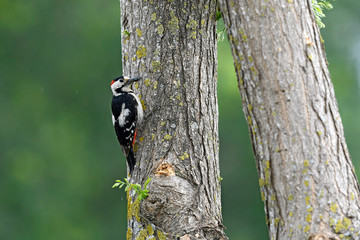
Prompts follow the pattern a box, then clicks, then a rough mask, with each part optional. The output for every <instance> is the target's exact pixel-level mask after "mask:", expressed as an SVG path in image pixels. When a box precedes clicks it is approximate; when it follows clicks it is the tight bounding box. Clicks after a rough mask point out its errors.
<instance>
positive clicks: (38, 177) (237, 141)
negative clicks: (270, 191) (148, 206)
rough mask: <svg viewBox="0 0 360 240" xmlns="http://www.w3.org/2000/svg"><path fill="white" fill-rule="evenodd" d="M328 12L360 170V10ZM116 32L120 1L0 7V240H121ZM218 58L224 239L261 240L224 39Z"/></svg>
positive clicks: (1, 0) (340, 93)
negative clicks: (114, 120) (113, 112)
mask: <svg viewBox="0 0 360 240" xmlns="http://www.w3.org/2000/svg"><path fill="white" fill-rule="evenodd" d="M333 5H334V9H333V10H331V11H328V12H325V13H326V15H327V17H326V18H325V19H324V20H323V22H324V23H325V24H326V26H327V27H326V28H325V29H322V34H323V38H324V39H325V45H326V50H327V56H328V60H329V62H330V65H329V67H330V71H331V74H332V77H333V82H334V84H335V90H336V94H337V99H338V102H339V107H340V111H341V114H342V118H343V123H344V127H345V132H346V137H347V142H348V146H349V150H350V153H351V155H352V158H353V161H354V164H355V167H356V169H360V166H359V164H360V163H359V158H360V148H359V147H358V144H359V140H358V139H359V137H358V136H359V135H360V127H359V122H360V110H359V100H360V97H359V89H360V88H359V85H358V84H357V79H356V76H357V75H356V74H357V72H356V71H357V70H359V69H360V67H359V65H360V47H358V48H357V52H356V49H355V47H354V46H355V44H356V43H357V44H359V42H360V34H359V26H360V12H359V9H360V2H359V1H358V0H342V1H337V2H334V3H333ZM119 25H120V24H119V3H118V1H95V0H86V1H85V0H78V1H69V0H63V1H45V0H32V1H20V0H0V110H1V112H0V114H1V115H0V126H1V131H0V187H1V194H0V239H14V240H17V239H36V240H42V239H44V240H45V239H54V240H56V239H75V240H78V239H87V240H90V239H124V238H125V232H126V197H125V194H124V192H123V191H119V190H115V189H112V188H111V186H112V185H113V183H114V180H115V179H118V178H123V177H125V176H126V171H125V160H124V158H123V156H122V154H121V150H120V148H119V146H118V143H117V141H116V138H115V134H114V132H113V128H112V124H111V118H110V100H111V92H110V89H109V83H110V80H111V79H112V78H114V77H116V76H118V75H119V74H120V72H121V59H120V29H119ZM218 55H219V80H218V88H219V111H220V126H219V127H220V141H221V142H220V144H221V147H220V160H221V170H222V172H221V175H222V177H223V178H224V180H223V181H222V190H223V197H222V200H223V213H224V224H225V226H226V227H227V228H228V229H227V231H226V232H227V234H228V236H229V237H230V239H240V240H241V239H245V240H252V239H254V240H255V239H267V231H266V226H265V217H264V212H263V204H262V202H261V200H260V193H259V187H258V177H257V173H256V169H255V162H254V158H253V155H252V149H251V145H250V142H249V137H248V133H247V126H246V123H245V121H244V117H243V114H242V110H241V100H240V97H239V93H238V90H237V85H236V81H235V73H234V67H233V63H232V59H231V53H230V49H229V45H228V43H227V41H226V40H225V41H222V42H219V50H218ZM355 59H358V60H357V61H356V60H355ZM359 76H360V74H359ZM358 173H359V172H358Z"/></svg>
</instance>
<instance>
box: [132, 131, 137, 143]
mask: <svg viewBox="0 0 360 240" xmlns="http://www.w3.org/2000/svg"><path fill="white" fill-rule="evenodd" d="M136 134H137V130H135V134H134V139H133V142H132V146H134V144H135V139H136Z"/></svg>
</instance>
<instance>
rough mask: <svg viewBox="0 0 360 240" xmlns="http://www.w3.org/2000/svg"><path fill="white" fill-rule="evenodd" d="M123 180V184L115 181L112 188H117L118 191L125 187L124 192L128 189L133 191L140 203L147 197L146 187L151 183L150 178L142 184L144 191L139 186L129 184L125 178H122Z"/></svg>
mask: <svg viewBox="0 0 360 240" xmlns="http://www.w3.org/2000/svg"><path fill="white" fill-rule="evenodd" d="M124 180H125V182H123V181H121V180H116V181H115V184H114V185H113V186H112V188H116V187H118V188H119V189H121V188H122V187H123V186H126V187H125V192H126V191H128V190H130V189H133V190H135V192H136V193H137V194H138V197H137V200H138V201H141V200H143V199H145V198H147V197H148V196H149V190H148V189H146V187H147V185H148V184H149V182H150V181H151V178H148V179H147V180H146V182H145V183H144V189H142V188H141V185H140V184H133V183H129V180H127V178H124Z"/></svg>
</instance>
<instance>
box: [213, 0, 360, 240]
mask: <svg viewBox="0 0 360 240" xmlns="http://www.w3.org/2000/svg"><path fill="white" fill-rule="evenodd" d="M219 3H220V8H221V11H222V13H223V17H224V22H225V24H226V26H227V33H228V38H229V40H230V42H231V49H232V54H233V58H234V65H235V68H236V72H237V78H238V83H239V89H240V93H241V97H242V102H243V111H244V113H245V116H246V119H247V121H248V125H249V132H250V138H251V141H252V144H253V149H254V154H255V159H256V163H257V168H258V174H259V184H260V189H261V197H262V199H263V201H264V205H265V213H266V222H267V225H268V229H269V237H270V239H297V240H298V239H360V236H359V230H360V215H359V213H360V212H359V210H360V209H359V206H360V203H359V185H358V181H357V177H356V175H355V172H354V168H353V165H352V162H351V159H350V156H349V153H348V150H347V146H346V143H345V138H344V133H343V127H342V123H341V118H340V114H339V110H338V106H337V102H336V99H335V95H334V89H333V84H332V82H331V79H330V75H329V71H328V67H327V61H326V56H325V52H324V49H323V46H322V42H321V36H320V33H319V29H318V26H317V25H316V22H315V21H314V17H313V12H312V6H311V0H307V1H300V0H289V1H283V0H269V1H253V0H242V1H230V0H219Z"/></svg>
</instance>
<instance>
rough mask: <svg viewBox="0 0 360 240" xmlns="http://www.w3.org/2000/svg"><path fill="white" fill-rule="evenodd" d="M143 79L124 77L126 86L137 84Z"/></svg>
mask: <svg viewBox="0 0 360 240" xmlns="http://www.w3.org/2000/svg"><path fill="white" fill-rule="evenodd" d="M141 78H142V77H133V78H128V77H124V80H125V85H131V84H133V83H134V82H137V81H139V80H140V79H141Z"/></svg>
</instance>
